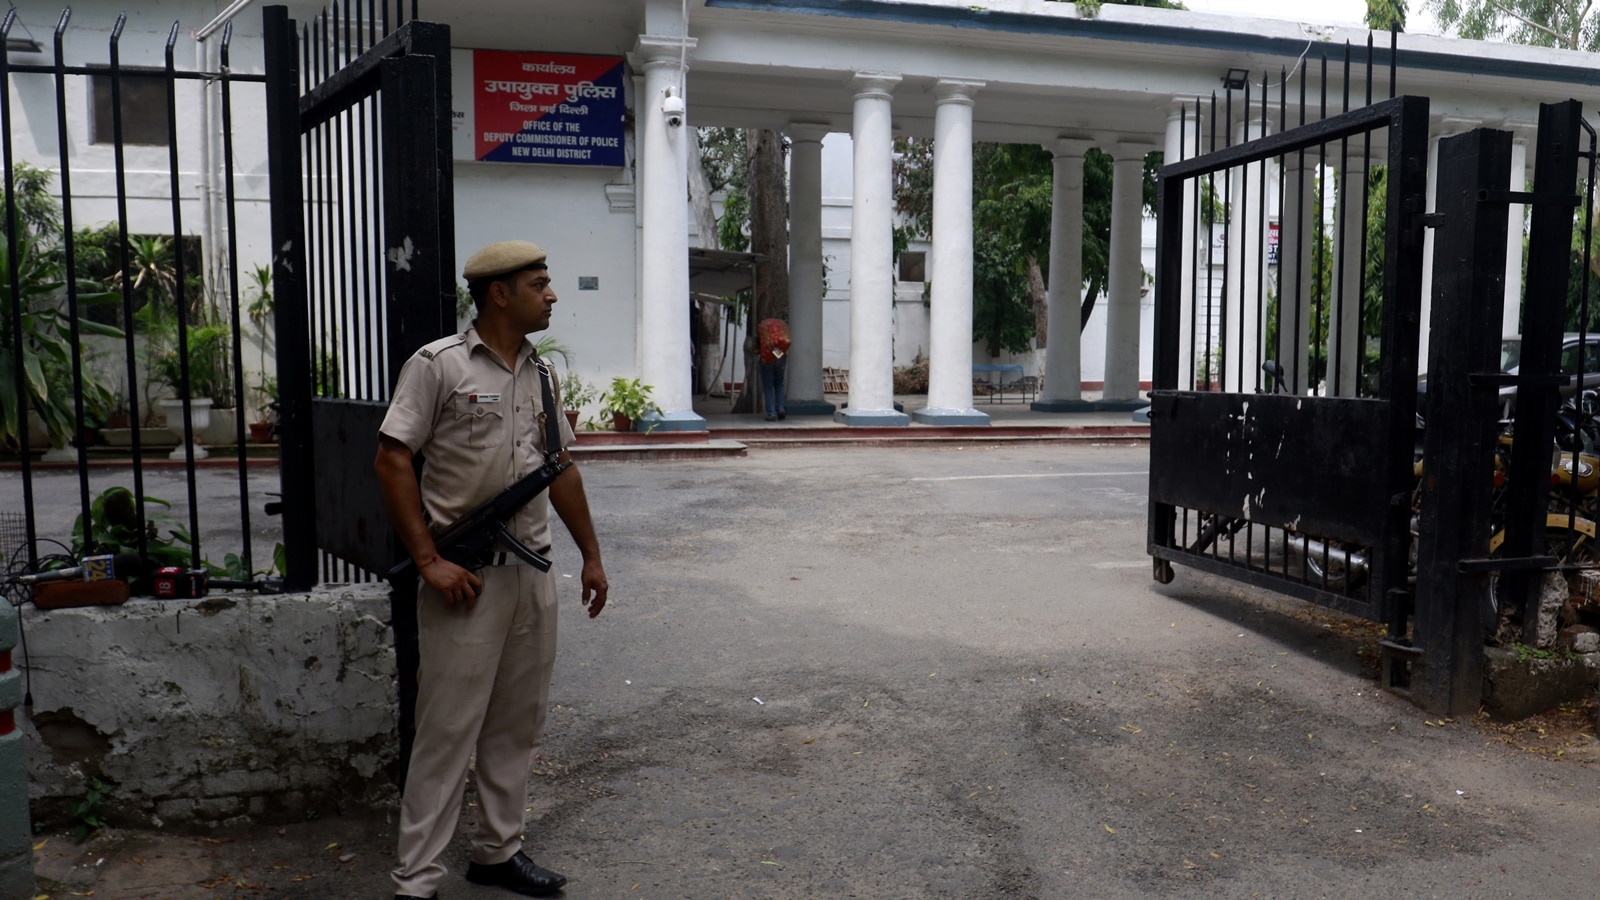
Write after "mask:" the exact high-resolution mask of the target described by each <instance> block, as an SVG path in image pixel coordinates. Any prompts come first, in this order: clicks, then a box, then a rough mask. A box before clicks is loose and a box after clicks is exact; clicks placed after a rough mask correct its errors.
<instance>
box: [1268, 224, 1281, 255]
mask: <svg viewBox="0 0 1600 900" xmlns="http://www.w3.org/2000/svg"><path fill="white" fill-rule="evenodd" d="M1278 241H1279V231H1278V223H1277V222H1271V223H1268V225H1267V265H1269V266H1275V265H1277V264H1278Z"/></svg>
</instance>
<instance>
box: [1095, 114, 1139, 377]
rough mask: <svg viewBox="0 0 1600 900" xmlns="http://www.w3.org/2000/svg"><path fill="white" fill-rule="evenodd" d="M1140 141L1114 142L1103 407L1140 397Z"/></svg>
mask: <svg viewBox="0 0 1600 900" xmlns="http://www.w3.org/2000/svg"><path fill="white" fill-rule="evenodd" d="M1149 149H1150V148H1149V147H1147V146H1145V145H1143V144H1128V143H1122V144H1118V145H1117V146H1116V147H1115V148H1114V150H1113V153H1114V155H1115V158H1116V161H1115V163H1114V168H1113V170H1112V178H1111V254H1110V255H1111V258H1110V260H1109V264H1108V268H1109V269H1110V273H1109V277H1108V278H1107V284H1106V375H1105V379H1106V380H1105V389H1104V391H1103V392H1102V394H1101V400H1100V402H1101V405H1102V407H1109V408H1113V409H1115V408H1124V407H1128V408H1131V407H1135V406H1139V405H1142V404H1141V403H1140V401H1139V291H1140V289H1141V288H1142V287H1143V286H1144V284H1143V282H1144V277H1143V276H1144V266H1143V265H1142V264H1141V263H1140V262H1139V249H1140V248H1139V244H1140V238H1141V235H1140V226H1141V224H1142V222H1143V215H1142V213H1143V206H1144V188H1143V181H1144V157H1145V153H1146V152H1148V151H1149Z"/></svg>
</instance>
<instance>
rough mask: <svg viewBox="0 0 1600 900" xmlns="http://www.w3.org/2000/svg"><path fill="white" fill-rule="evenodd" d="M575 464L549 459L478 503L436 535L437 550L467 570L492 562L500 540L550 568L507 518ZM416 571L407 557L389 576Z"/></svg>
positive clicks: (532, 561)
mask: <svg viewBox="0 0 1600 900" xmlns="http://www.w3.org/2000/svg"><path fill="white" fill-rule="evenodd" d="M571 465H572V463H571V462H570V461H569V462H555V461H553V460H550V461H546V462H545V464H544V465H542V466H540V467H539V468H537V469H535V470H534V471H533V472H532V473H531V474H529V475H527V476H525V477H523V478H521V479H519V480H518V481H517V483H516V484H513V485H511V486H510V487H508V488H506V489H505V490H503V491H501V492H500V493H498V494H495V495H494V496H493V497H490V498H489V499H488V500H485V501H483V502H482V503H480V504H478V505H477V506H476V507H475V508H473V510H472V511H471V512H469V513H467V514H466V515H464V516H462V517H461V518H459V519H457V520H455V521H454V522H453V523H451V525H450V527H449V528H446V529H445V530H444V531H441V532H440V533H439V534H437V535H435V536H434V538H433V543H434V548H435V550H436V551H437V552H438V554H439V555H440V556H441V557H443V558H444V559H448V560H450V561H451V562H453V563H455V564H456V565H458V566H460V567H462V568H463V569H481V568H483V567H484V566H486V565H488V564H489V558H490V557H491V556H493V555H494V544H495V542H496V541H499V542H500V543H501V544H504V545H505V547H506V549H507V550H510V551H511V552H512V553H514V554H516V556H517V557H518V558H519V559H521V560H522V561H523V562H525V563H527V564H528V565H530V566H533V567H534V568H536V569H538V570H539V571H541V572H548V571H550V560H548V559H546V558H545V557H544V556H543V555H542V554H540V553H539V552H538V551H537V550H533V549H530V548H529V547H528V546H527V545H525V544H523V543H522V542H521V541H519V540H517V539H516V537H515V536H514V535H512V533H511V529H509V528H507V527H506V519H509V518H511V517H512V516H513V515H515V514H516V512H517V511H518V510H520V509H522V508H523V507H524V506H527V505H528V504H529V503H530V502H532V500H533V498H535V497H537V496H539V494H540V493H541V492H542V491H544V490H545V489H546V488H548V487H549V486H550V485H551V484H552V483H554V482H555V480H556V479H557V478H558V477H560V475H561V473H562V472H565V471H566V470H567V467H569V466H571ZM416 571H417V563H416V560H414V559H412V558H411V557H409V556H407V557H406V558H405V560H404V561H403V562H401V563H400V564H398V565H396V566H395V567H394V568H392V569H390V570H389V574H388V576H387V577H388V579H389V581H391V582H393V581H394V580H395V579H397V578H405V577H409V576H414V575H415V574H416Z"/></svg>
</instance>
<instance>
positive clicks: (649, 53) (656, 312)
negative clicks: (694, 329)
mask: <svg viewBox="0 0 1600 900" xmlns="http://www.w3.org/2000/svg"><path fill="white" fill-rule="evenodd" d="M685 40H687V41H688V46H689V47H690V48H691V49H692V48H693V47H694V44H695V41H694V40H693V39H692V38H689V39H683V38H678V37H658V36H652V35H642V36H640V38H639V44H638V47H637V49H636V50H635V53H634V60H633V64H634V68H635V69H643V70H644V91H643V93H642V94H641V95H640V96H639V98H638V102H637V104H636V110H635V120H636V125H635V127H636V128H637V130H638V135H639V143H640V150H639V164H638V165H639V212H640V225H641V233H640V236H639V259H640V264H639V272H640V279H639V309H640V315H639V323H640V330H639V348H638V352H639V377H640V379H641V380H643V381H644V382H645V383H646V384H648V385H650V386H651V387H653V388H654V393H653V395H652V396H653V399H654V400H655V401H656V403H657V404H658V405H659V406H660V407H661V412H660V413H651V414H649V415H647V416H645V419H644V421H645V423H646V426H645V427H650V428H653V429H654V430H657V431H704V430H706V421H705V419H703V418H701V417H700V416H699V415H698V414H697V413H695V411H694V373H693V370H692V360H691V358H690V353H691V348H690V338H689V192H688V187H687V185H688V177H689V176H688V163H687V154H686V152H685V145H686V142H687V141H686V138H685V136H684V129H686V128H690V127H692V126H691V125H688V124H687V123H683V124H679V125H677V126H672V125H668V124H667V120H666V117H665V116H663V115H662V114H661V102H662V101H663V100H665V99H666V97H667V91H668V90H669V89H670V90H671V91H673V92H674V93H677V91H678V90H679V87H678V86H679V84H680V83H681V82H682V70H681V69H680V68H679V59H680V54H682V52H683V47H684V41H685Z"/></svg>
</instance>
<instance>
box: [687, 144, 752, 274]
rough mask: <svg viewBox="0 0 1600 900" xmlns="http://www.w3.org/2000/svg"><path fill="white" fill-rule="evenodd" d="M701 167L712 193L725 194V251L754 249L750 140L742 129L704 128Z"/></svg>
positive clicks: (721, 224)
mask: <svg viewBox="0 0 1600 900" xmlns="http://www.w3.org/2000/svg"><path fill="white" fill-rule="evenodd" d="M699 137H700V168H701V170H702V171H703V172H705V176H706V184H707V186H708V187H709V188H710V190H711V193H712V194H713V195H716V194H718V193H721V194H722V216H721V217H720V218H718V219H717V240H718V242H719V243H720V246H721V247H722V249H724V250H748V249H750V237H749V227H750V192H749V187H750V168H749V150H748V147H749V142H748V140H747V139H746V135H745V132H744V131H743V130H742V129H739V128H702V129H700V134H699Z"/></svg>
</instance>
